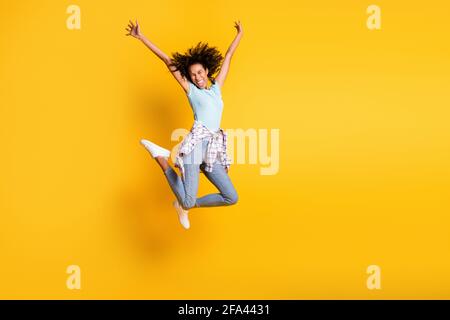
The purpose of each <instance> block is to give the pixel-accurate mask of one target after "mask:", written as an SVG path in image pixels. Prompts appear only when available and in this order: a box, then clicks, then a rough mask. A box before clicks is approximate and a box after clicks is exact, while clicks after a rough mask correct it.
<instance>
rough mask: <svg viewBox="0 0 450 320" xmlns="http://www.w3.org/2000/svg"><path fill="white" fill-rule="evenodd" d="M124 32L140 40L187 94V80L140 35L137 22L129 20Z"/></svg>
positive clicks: (161, 53) (166, 56) (162, 54)
mask: <svg viewBox="0 0 450 320" xmlns="http://www.w3.org/2000/svg"><path fill="white" fill-rule="evenodd" d="M125 30H127V31H128V33H127V34H126V35H127V36H132V37H135V38H136V39H138V40H141V41H142V43H144V44H145V46H146V47H147V48H149V49H150V50H151V51H152V52H153V53H154V54H156V55H157V56H158V57H159V58H160V59H161V60H162V61H163V62H164V63H165V64H166V66H167V67H168V68H169V70H170V72H171V73H172V75H173V76H174V77H175V79H176V80H177V81H178V83H179V84H180V85H181V86H182V87H183V89H184V91H185V92H188V90H189V83H188V81H187V79H186V78H184V77H183V76H182V75H181V72H180V71H179V70H175V68H174V67H173V66H171V65H170V63H171V62H172V59H171V58H170V57H169V56H168V55H167V54H165V53H164V52H163V51H162V50H161V49H159V48H158V47H157V46H156V45H155V44H154V43H153V42H151V41H150V40H148V39H147V38H146V37H145V36H144V35H143V34H142V33H141V30H140V27H139V23H138V21H137V20H136V25H135V24H134V23H133V22H132V21H131V20H130V23H129V24H128V28H125Z"/></svg>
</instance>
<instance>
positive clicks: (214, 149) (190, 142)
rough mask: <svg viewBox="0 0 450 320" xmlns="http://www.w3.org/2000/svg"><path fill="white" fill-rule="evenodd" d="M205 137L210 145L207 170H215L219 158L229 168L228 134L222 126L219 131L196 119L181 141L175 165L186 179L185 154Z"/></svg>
mask: <svg viewBox="0 0 450 320" xmlns="http://www.w3.org/2000/svg"><path fill="white" fill-rule="evenodd" d="M203 139H208V146H207V149H206V160H205V170H206V171H208V172H212V171H213V166H214V163H215V162H216V160H217V159H218V160H219V161H220V163H221V164H222V165H223V166H224V168H226V169H227V170H228V169H229V167H230V165H231V160H230V159H229V158H228V156H227V134H226V133H225V131H224V130H223V129H222V128H219V130H218V131H217V132H214V131H211V130H210V129H209V128H207V127H206V126H205V125H204V124H203V123H201V122H200V121H197V120H195V121H194V125H193V126H192V128H191V130H190V131H189V133H188V134H187V135H186V137H184V139H183V141H182V142H181V145H180V148H179V149H178V152H177V155H176V161H175V166H176V167H178V168H179V169H180V170H181V176H182V178H183V179H184V176H185V175H184V174H185V173H184V163H183V156H184V155H188V154H189V153H190V152H191V151H192V150H194V148H195V146H196V145H197V143H202V141H203Z"/></svg>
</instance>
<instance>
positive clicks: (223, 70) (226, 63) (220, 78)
mask: <svg viewBox="0 0 450 320" xmlns="http://www.w3.org/2000/svg"><path fill="white" fill-rule="evenodd" d="M234 27H235V28H236V30H237V35H236V37H235V38H234V40H233V42H232V43H231V45H230V47H229V48H228V50H227V53H226V54H225V58H224V59H223V62H222V66H221V67H220V71H219V74H218V75H217V77H216V78H215V81H216V82H218V83H219V85H220V87H221V88H222V87H223V84H224V82H225V78H226V77H227V74H228V70H229V69H230V63H231V58H232V57H233V54H234V51H236V48H237V46H238V44H239V42H240V41H241V37H242V35H243V34H244V31H243V29H242V24H241V22H240V21H237V22H235V25H234Z"/></svg>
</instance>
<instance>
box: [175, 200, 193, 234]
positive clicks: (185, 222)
mask: <svg viewBox="0 0 450 320" xmlns="http://www.w3.org/2000/svg"><path fill="white" fill-rule="evenodd" d="M173 206H174V207H175V210H177V213H178V219H179V220H180V223H181V225H182V226H183V227H184V228H185V229H189V227H190V226H191V225H190V223H189V218H188V211H187V210H184V209H183V207H182V206H181V205H180V203H179V202H178V200H175V201H174V202H173Z"/></svg>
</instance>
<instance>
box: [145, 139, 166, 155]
mask: <svg viewBox="0 0 450 320" xmlns="http://www.w3.org/2000/svg"><path fill="white" fill-rule="evenodd" d="M141 144H142V145H143V146H144V147H145V149H147V150H148V151H149V152H150V154H151V155H152V157H153V158H156V157H159V156H161V157H164V158H169V157H170V151H169V150H167V149H164V148H163V147H160V146H158V145H157V144H154V143H153V142H150V141H148V140H145V139H141Z"/></svg>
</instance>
